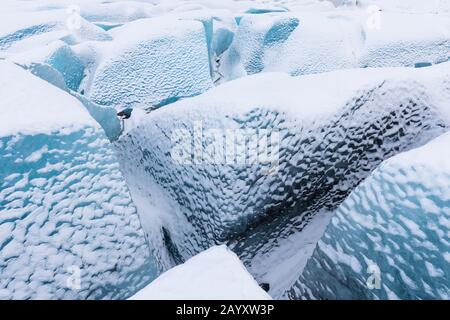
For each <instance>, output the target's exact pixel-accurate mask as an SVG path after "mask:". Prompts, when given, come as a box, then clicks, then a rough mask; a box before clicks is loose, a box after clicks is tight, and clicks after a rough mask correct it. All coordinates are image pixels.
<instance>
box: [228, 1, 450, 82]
mask: <svg viewBox="0 0 450 320" xmlns="http://www.w3.org/2000/svg"><path fill="white" fill-rule="evenodd" d="M367 21H368V14H367V13H366V12H364V11H362V12H361V11H342V10H341V11H336V12H335V11H329V12H302V13H299V12H287V13H276V14H265V15H244V16H243V17H242V18H241V20H240V23H239V27H238V29H237V30H236V34H235V41H234V42H233V43H232V45H231V47H230V50H228V51H227V52H226V53H225V54H224V57H223V59H222V63H221V66H222V68H221V70H220V72H221V73H222V74H223V75H224V76H225V78H227V79H235V78H238V77H241V76H245V75H251V74H255V73H258V72H262V71H265V72H286V73H289V74H291V75H294V76H296V75H302V74H311V73H320V72H326V71H331V70H336V69H344V68H352V67H362V68H365V67H398V66H407V67H414V66H415V65H416V64H420V63H424V62H427V63H430V64H435V63H441V62H444V61H447V60H448V59H449V57H450V40H449V39H450V19H449V17H448V16H446V15H442V16H440V15H438V16H437V15H435V14H406V13H398V12H381V13H380V20H379V25H376V23H378V22H376V21H375V22H373V23H368V22H367ZM385 30H389V32H385Z"/></svg>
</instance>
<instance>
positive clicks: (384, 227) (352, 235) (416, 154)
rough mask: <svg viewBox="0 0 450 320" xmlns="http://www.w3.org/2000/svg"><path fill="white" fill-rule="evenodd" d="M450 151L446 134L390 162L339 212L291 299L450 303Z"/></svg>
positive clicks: (289, 295)
mask: <svg viewBox="0 0 450 320" xmlns="http://www.w3.org/2000/svg"><path fill="white" fill-rule="evenodd" d="M449 145H450V134H449V133H446V134H444V135H443V136H440V137H438V138H436V139H435V140H433V141H432V142H429V143H428V144H427V145H425V146H423V147H421V148H418V149H414V150H412V151H409V152H405V153H402V154H399V155H397V156H395V157H393V158H391V159H389V160H387V161H385V162H383V163H382V164H381V165H380V166H379V167H378V168H377V169H376V170H375V171H374V172H373V173H372V174H371V175H370V176H369V177H368V178H367V179H366V180H365V181H364V182H363V183H361V185H359V186H358V187H357V188H356V189H355V190H354V191H353V192H352V194H351V195H350V196H349V197H348V198H347V199H346V200H345V201H344V202H343V203H342V205H341V206H340V207H339V209H338V210H337V213H336V215H335V216H334V217H333V219H332V222H331V224H330V225H329V226H328V227H327V229H326V231H325V234H324V235H323V236H322V238H321V240H320V241H319V243H318V245H317V247H316V249H315V252H314V254H313V256H312V257H311V259H310V260H309V261H308V263H307V266H306V268H305V269H304V272H303V274H302V276H301V277H300V279H299V280H298V282H297V283H296V285H295V286H294V287H293V288H292V289H291V290H290V291H289V292H288V297H290V298H303V299H308V298H315V299H449V297H450V198H449V195H450V183H449V181H450V165H449V163H450V162H449V161H448V159H449V157H450V152H449V150H450V148H449ZM374 277H379V282H378V285H377V282H376V281H377V280H376V279H375V278H374ZM371 288H372V289H371Z"/></svg>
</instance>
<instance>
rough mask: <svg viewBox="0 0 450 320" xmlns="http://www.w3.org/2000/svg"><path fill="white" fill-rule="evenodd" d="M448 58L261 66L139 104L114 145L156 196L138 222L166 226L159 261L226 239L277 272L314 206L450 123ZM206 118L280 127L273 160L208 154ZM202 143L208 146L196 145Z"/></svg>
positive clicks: (225, 126) (220, 125) (225, 124)
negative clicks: (198, 91)
mask: <svg viewBox="0 0 450 320" xmlns="http://www.w3.org/2000/svg"><path fill="white" fill-rule="evenodd" d="M449 67H450V64H449V63H443V64H440V65H436V66H433V67H430V68H421V69H414V68H383V69H380V68H377V69H351V70H342V71H335V72H332V73H326V74H316V75H307V76H302V77H290V76H288V75H286V74H281V73H280V74H274V73H261V74H257V75H254V76H249V77H245V78H240V79H237V80H234V81H230V82H227V83H224V84H222V85H220V86H218V87H216V88H214V89H212V90H210V91H208V92H206V93H204V94H202V95H199V96H196V97H193V98H189V99H184V100H182V101H178V102H176V103H173V104H171V105H169V106H166V107H164V108H160V109H158V110H155V111H153V112H151V113H149V114H143V115H141V117H140V118H139V121H137V122H136V123H137V125H136V127H134V128H133V127H128V129H127V132H126V134H124V135H122V136H121V137H120V138H119V139H118V140H117V141H116V142H115V143H114V145H115V146H116V148H117V151H118V157H119V161H120V163H121V167H122V170H123V172H124V175H125V177H126V180H127V181H128V183H129V185H133V186H134V187H133V188H132V189H131V192H132V194H134V193H135V192H137V191H136V190H140V192H139V197H140V199H141V201H140V202H141V206H142V207H145V208H149V209H147V210H145V211H140V212H139V214H140V216H141V220H142V221H146V220H150V221H152V222H154V223H153V224H150V223H146V224H144V225H143V227H144V229H145V232H146V233H147V234H153V235H154V236H156V235H158V234H160V233H161V231H159V230H162V228H164V229H165V230H166V234H169V235H170V237H169V238H170V241H169V242H170V248H171V249H170V250H169V256H171V258H169V261H165V262H164V263H163V264H164V265H171V263H172V262H171V261H170V260H172V261H177V260H179V259H180V257H181V258H182V260H183V259H188V258H190V257H191V256H193V255H195V254H196V253H198V252H200V251H202V250H204V249H206V248H208V247H210V246H211V245H214V244H216V243H223V242H226V243H228V244H229V245H230V248H231V249H232V250H233V251H234V252H236V253H237V254H238V255H239V257H240V258H241V260H242V261H243V262H244V264H245V265H246V266H247V267H248V268H249V271H250V272H251V273H252V274H253V275H254V276H255V277H256V278H257V280H258V281H265V280H269V279H276V278H277V275H276V274H277V271H276V270H277V268H278V267H279V268H281V265H280V264H279V263H278V262H277V260H276V259H274V258H270V257H271V256H272V254H273V256H276V255H277V253H276V250H277V249H276V248H278V247H281V246H283V243H286V242H288V241H289V240H286V241H285V239H289V238H290V237H291V236H293V237H294V239H295V237H297V236H296V235H295V234H296V233H301V232H303V231H302V230H303V229H304V228H305V227H306V226H307V225H308V223H310V222H311V221H312V219H314V215H315V213H316V212H318V211H320V210H322V209H323V210H329V211H330V210H331V211H332V210H335V209H336V208H337V206H338V205H339V204H340V202H342V201H343V200H344V199H345V197H346V196H347V195H348V194H349V193H350V192H351V191H352V190H353V188H354V187H355V186H356V185H358V183H359V182H360V181H362V180H363V179H364V178H365V177H367V176H368V175H369V174H370V172H371V171H372V170H374V169H375V168H376V167H377V165H378V164H380V163H381V162H382V161H383V160H385V159H387V158H388V157H391V156H393V155H395V154H397V153H399V152H401V151H405V150H408V149H410V148H413V147H415V146H419V145H421V144H424V143H426V142H427V141H429V140H430V139H432V138H434V137H436V136H438V135H439V134H441V133H443V132H445V130H447V129H446V128H448V125H449V119H450V117H449V116H450V114H449V112H450V110H449V109H448V105H447V103H446V101H448V97H449V94H450V86H449V85H450V82H449V81H448V79H449V76H450V72H449ZM336 84H339V85H336ZM300 102H301V103H300ZM209 129H213V130H216V131H215V132H217V130H218V132H219V135H220V136H222V135H227V134H228V133H227V130H235V129H243V130H262V129H264V130H267V131H266V132H269V133H272V132H277V133H278V134H279V143H278V145H279V152H277V153H274V154H270V152H269V162H267V161H261V162H256V163H255V162H251V159H250V156H251V155H249V157H247V158H245V159H244V160H245V161H246V162H243V163H242V162H240V161H238V159H241V155H239V156H237V157H235V158H232V160H231V162H228V160H227V161H223V159H222V158H219V159H218V160H217V161H214V160H213V161H210V160H208V159H210V158H209V155H210V154H209V152H210V151H211V150H212V149H208V146H210V145H211V144H212V145H214V143H219V142H220V139H219V140H217V138H215V136H214V135H213V138H211V139H212V140H209V139H201V137H199V136H198V132H199V131H203V132H205V133H208V132H209V131H208V130H209ZM180 130H181V131H180ZM232 132H233V134H234V131H232ZM177 133H181V135H180V136H178V135H177ZM209 133H211V132H209ZM174 134H175V135H174ZM176 139H180V140H179V141H187V145H185V149H183V148H181V149H182V150H181V149H180V150H179V151H183V153H186V154H187V155H188V157H187V158H182V160H183V159H184V160H186V162H183V161H182V162H179V159H176V158H173V157H172V155H173V154H174V153H172V151H173V149H172V148H173V147H174V145H175V146H176V144H175V143H176V141H178V140H176ZM186 139H187V140H186ZM196 139H198V140H196ZM195 141H197V142H195ZM200 141H202V143H200ZM211 141H212V142H211ZM235 143H236V145H237V146H236V147H237V148H242V147H245V148H249V149H248V150H253V149H250V148H251V147H250V146H249V144H246V145H244V144H243V142H242V143H241V144H239V142H238V140H236V141H235ZM273 144H274V142H273ZM274 145H275V144H274ZM197 148H200V150H201V149H203V153H202V154H203V155H204V156H205V158H202V157H201V156H200V158H194V157H193V155H195V152H194V151H193V150H197ZM220 149H221V147H220V146H219V147H218V150H220ZM207 150H210V151H207ZM361 150H365V151H364V153H362V152H361ZM255 151H256V150H255ZM258 152H259V154H258ZM258 152H257V155H258V156H262V153H263V151H261V150H259V151H258ZM249 153H250V154H251V152H250V151H249ZM215 155H217V154H215ZM219 156H220V154H219ZM212 158H213V159H214V157H212ZM272 160H273V161H272ZM272 163H275V168H276V169H275V171H274V172H272V173H270V172H269V173H268V167H269V166H270V165H272ZM311 165H314V170H311ZM160 194H162V195H163V197H160V196H157V195H160ZM133 196H134V195H133ZM155 199H158V200H159V199H161V200H159V201H158V200H155ZM155 202H159V204H157V205H156V208H155ZM145 203H147V204H145ZM159 206H160V207H162V208H163V209H157V208H158V207H159ZM150 208H151V209H150ZM150 217H151V218H150ZM262 222H264V223H262ZM149 225H151V226H150V227H149ZM155 230H156V231H155ZM304 236H305V238H306V239H308V238H309V237H311V238H313V239H316V240H317V239H318V237H319V236H312V235H311V236H310V235H304ZM316 240H311V241H310V242H311V243H313V242H314V241H316ZM307 241H308V240H306V242H307ZM312 245H313V244H312ZM284 247H285V248H286V247H289V245H287V246H284ZM273 250H274V251H273ZM285 250H287V249H285ZM281 251H282V249H280V251H279V252H281ZM305 251H306V252H308V250H307V249H306V248H305ZM263 256H266V257H268V258H267V260H265V259H262V258H261V257H263ZM299 256H300V254H299ZM303 256H304V257H305V258H304V259H307V256H308V254H305V255H303ZM296 261H298V262H295V263H298V265H299V266H301V265H302V263H304V260H303V261H302V260H301V258H300V257H299V259H298V260H296ZM293 263H294V262H293ZM288 268H289V266H287V267H286V269H288ZM290 270H292V269H290ZM298 270H299V272H301V268H300V267H299V269H298ZM280 272H282V271H280ZM271 274H274V275H273V276H272V275H271ZM298 275H299V274H297V276H298ZM292 277H294V275H292ZM286 279H287V278H286ZM289 282H290V281H289V280H286V282H284V283H286V284H288V283H289ZM270 285H271V287H273V288H275V289H274V290H275V292H278V293H279V292H281V291H282V290H283V289H287V288H280V286H277V285H276V284H275V283H270ZM275 297H276V296H275Z"/></svg>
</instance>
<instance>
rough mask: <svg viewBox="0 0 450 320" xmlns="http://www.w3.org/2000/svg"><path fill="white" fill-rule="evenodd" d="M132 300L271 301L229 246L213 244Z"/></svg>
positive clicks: (160, 278) (167, 273)
mask: <svg viewBox="0 0 450 320" xmlns="http://www.w3.org/2000/svg"><path fill="white" fill-rule="evenodd" d="M130 299H131V300H167V299H169V300H170V299H172V300H270V299H271V298H270V296H269V295H268V294H267V293H266V292H265V291H264V290H263V289H261V288H260V287H259V286H258V283H257V282H256V281H255V279H253V277H252V276H251V275H250V274H249V273H248V271H247V270H246V269H245V267H244V265H243V264H242V262H241V261H240V260H239V258H238V257H237V256H236V255H235V254H234V253H233V252H232V251H230V250H229V249H228V248H227V247H226V246H224V245H222V246H216V247H212V248H210V249H208V250H206V251H204V252H201V253H199V254H198V255H196V256H195V257H192V258H191V259H189V260H188V261H186V262H185V263H184V264H182V265H179V266H176V267H174V268H173V269H170V270H169V271H166V272H165V273H163V274H162V275H160V276H159V277H158V278H157V279H156V280H154V281H153V282H151V283H150V284H149V285H148V286H146V287H145V288H143V289H141V290H140V291H139V292H138V293H136V294H135V295H134V296H132V297H131V298H130Z"/></svg>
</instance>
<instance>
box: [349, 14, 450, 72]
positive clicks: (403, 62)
mask: <svg viewBox="0 0 450 320" xmlns="http://www.w3.org/2000/svg"><path fill="white" fill-rule="evenodd" d="M349 14H350V16H353V15H354V13H349ZM356 16H358V18H357V19H359V20H360V21H361V23H362V24H365V32H364V36H365V42H364V49H363V50H362V51H361V53H360V55H359V57H358V64H359V66H360V67H386V66H387V67H398V66H408V67H414V66H417V67H418V66H420V65H431V64H435V63H440V62H444V61H447V60H449V58H450V16H448V15H444V14H405V13H393V12H383V11H381V12H380V13H379V18H377V19H379V21H373V22H370V23H367V19H368V16H367V14H362V15H361V14H360V13H359V14H356Z"/></svg>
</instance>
